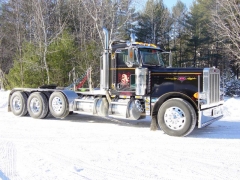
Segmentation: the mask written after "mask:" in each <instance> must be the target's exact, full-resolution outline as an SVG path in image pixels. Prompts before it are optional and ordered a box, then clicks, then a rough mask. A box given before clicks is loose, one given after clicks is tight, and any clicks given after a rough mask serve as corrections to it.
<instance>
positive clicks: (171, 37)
mask: <svg viewBox="0 0 240 180" xmlns="http://www.w3.org/2000/svg"><path fill="white" fill-rule="evenodd" d="M137 3H138V1H136V0H0V82H1V86H2V87H3V86H5V88H9V89H10V88H13V87H38V86H40V85H43V84H57V85H58V86H67V85H69V84H70V83H71V82H72V74H71V72H73V69H74V70H75V73H76V77H81V75H82V74H84V73H85V72H86V70H87V69H88V68H89V67H90V66H91V67H92V79H93V81H92V83H93V86H94V87H97V86H99V74H100V73H99V71H100V69H99V64H100V63H99V61H100V57H101V52H102V50H103V43H104V40H103V39H104V38H103V34H102V27H106V28H107V29H108V30H109V33H110V40H117V39H121V40H126V39H129V35H130V33H131V32H134V33H135V34H136V36H137V41H142V42H146V43H153V44H157V45H158V46H160V47H161V48H163V49H165V50H167V51H171V52H172V54H173V63H174V66H176V67H211V66H216V67H218V68H220V69H221V70H222V71H223V72H224V73H225V74H229V76H230V77H231V74H230V71H229V68H228V67H229V66H230V67H231V68H230V69H231V70H232V72H233V76H236V75H238V68H239V65H238V64H239V62H240V61H239V59H240V51H239V48H240V45H239V44H240V42H239V41H240V39H239V38H238V37H239V32H240V25H239V24H240V22H239V20H240V9H239V7H240V6H239V3H240V2H239V0H228V1H226V0H195V1H194V2H193V4H192V6H191V7H190V8H189V9H187V7H186V5H185V4H184V3H183V2H181V1H180V0H178V1H177V3H176V4H175V6H173V7H172V9H168V8H167V7H166V6H165V5H164V3H163V1H162V0H147V2H146V4H145V5H144V7H143V8H141V9H136V8H135V7H136V4H137Z"/></svg>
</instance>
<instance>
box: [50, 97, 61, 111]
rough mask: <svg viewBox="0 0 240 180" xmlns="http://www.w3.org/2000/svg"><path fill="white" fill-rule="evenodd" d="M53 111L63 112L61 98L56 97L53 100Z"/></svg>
mask: <svg viewBox="0 0 240 180" xmlns="http://www.w3.org/2000/svg"><path fill="white" fill-rule="evenodd" d="M52 109H53V110H54V111H55V112H57V113H59V112H61V111H62V109H63V102H62V100H61V98H59V97H54V98H53V100H52Z"/></svg>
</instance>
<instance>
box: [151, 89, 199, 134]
mask: <svg viewBox="0 0 240 180" xmlns="http://www.w3.org/2000/svg"><path fill="white" fill-rule="evenodd" d="M171 98H181V99H184V100H186V101H188V102H189V103H190V104H191V105H192V106H193V107H194V109H195V111H196V112H197V109H198V107H197V104H196V102H194V101H193V100H192V99H191V98H190V97H189V96H187V95H186V94H184V93H180V92H168V93H166V94H163V95H162V96H160V97H159V98H158V99H157V101H156V102H155V103H154V105H153V106H152V108H151V109H152V111H151V117H152V119H151V130H157V129H158V127H159V126H158V121H157V113H158V110H159V108H160V106H161V105H162V104H163V103H164V102H165V101H166V100H168V99H171Z"/></svg>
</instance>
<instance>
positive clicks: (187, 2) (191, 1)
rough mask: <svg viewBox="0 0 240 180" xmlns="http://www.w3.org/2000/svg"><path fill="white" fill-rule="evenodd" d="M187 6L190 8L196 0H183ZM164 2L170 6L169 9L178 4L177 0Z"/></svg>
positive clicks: (165, 0) (164, 0)
mask: <svg viewBox="0 0 240 180" xmlns="http://www.w3.org/2000/svg"><path fill="white" fill-rule="evenodd" d="M181 1H182V2H183V3H184V4H186V6H187V7H188V8H189V7H190V6H191V5H192V3H193V1H194V0H181ZM163 3H164V4H165V5H166V6H167V7H168V9H172V6H174V5H176V3H177V0H163Z"/></svg>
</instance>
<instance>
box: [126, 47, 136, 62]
mask: <svg viewBox="0 0 240 180" xmlns="http://www.w3.org/2000/svg"><path fill="white" fill-rule="evenodd" d="M127 61H128V62H129V63H133V62H134V48H132V47H130V48H129V49H128V58H127Z"/></svg>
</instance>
